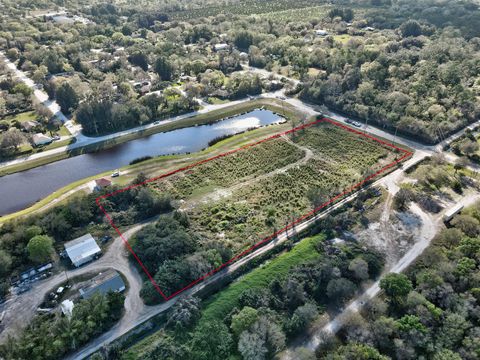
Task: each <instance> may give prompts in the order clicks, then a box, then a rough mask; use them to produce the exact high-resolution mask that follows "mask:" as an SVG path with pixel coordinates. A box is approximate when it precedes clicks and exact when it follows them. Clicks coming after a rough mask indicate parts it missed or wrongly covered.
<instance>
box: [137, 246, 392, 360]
mask: <svg viewBox="0 0 480 360" xmlns="http://www.w3.org/2000/svg"><path fill="white" fill-rule="evenodd" d="M319 239H322V240H323V238H319ZM327 247H328V248H330V247H329V245H326V244H324V243H323V241H318V242H317V243H316V251H318V252H320V253H323V252H324V251H325V249H326V248H327ZM336 249H337V250H336V251H333V252H332V253H331V254H330V255H329V256H328V257H326V258H325V259H323V260H322V261H321V262H318V261H303V262H302V263H301V264H298V265H297V266H294V267H293V268H292V270H291V271H290V272H289V274H288V275H287V276H286V277H280V278H277V279H274V280H272V282H271V283H270V284H269V285H268V286H266V287H264V288H255V289H249V288H247V289H245V290H243V291H242V292H241V293H239V294H238V295H236V296H237V300H236V306H235V307H234V308H233V309H231V310H230V311H228V310H225V309H223V310H222V311H228V314H227V315H226V316H225V318H224V319H223V320H220V321H219V320H218V319H215V318H211V316H210V317H208V318H205V317H202V315H203V314H202V311H201V309H200V306H199V302H198V300H196V299H194V298H193V299H192V298H184V299H182V300H180V301H179V302H178V303H177V304H176V305H175V307H174V308H173V309H172V311H171V312H170V313H169V314H168V316H167V322H166V323H167V326H166V328H165V329H164V330H163V332H162V333H160V334H157V335H156V338H157V341H156V342H155V344H154V345H153V346H150V347H148V350H147V351H146V352H145V353H144V354H142V356H143V357H144V358H146V359H155V358H171V359H181V358H185V357H188V358H191V359H195V360H217V359H218V360H220V359H224V358H226V357H229V356H231V355H232V353H233V354H238V355H240V356H241V358H243V359H267V358H273V357H274V356H275V354H277V353H278V352H280V351H282V350H283V349H284V348H285V346H286V344H287V343H288V342H289V341H290V340H293V339H294V338H295V337H296V336H297V335H299V334H300V333H301V332H302V331H304V330H305V329H306V328H307V327H308V325H309V324H311V323H312V322H313V321H314V320H315V319H316V318H317V317H318V315H319V314H320V312H321V311H322V309H323V308H325V307H332V308H337V307H339V306H341V305H343V304H344V303H345V302H346V301H348V299H350V298H351V297H352V296H353V295H354V294H355V293H356V291H357V290H358V289H359V286H360V284H361V283H362V282H363V281H365V280H368V279H371V278H375V277H377V276H378V275H379V273H380V271H381V269H382V266H383V259H382V257H381V256H380V255H379V254H378V253H376V252H374V251H371V250H369V249H366V248H361V247H359V246H356V245H353V244H349V245H345V246H342V247H341V248H336ZM330 250H331V248H330ZM170 276H171V275H170ZM185 334H188V336H187V337H186V336H185ZM212 334H215V336H212ZM172 344H175V346H172Z"/></svg>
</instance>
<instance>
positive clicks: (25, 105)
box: [0, 75, 33, 118]
mask: <svg viewBox="0 0 480 360" xmlns="http://www.w3.org/2000/svg"><path fill="white" fill-rule="evenodd" d="M32 93H33V90H32V89H31V88H29V87H28V86H26V85H25V84H23V83H22V82H20V81H17V80H14V79H13V78H12V77H11V76H10V75H7V76H4V77H1V79H0V118H3V117H5V116H6V115H9V114H16V113H19V112H23V111H27V110H30V109H31V108H32V98H31V95H32Z"/></svg>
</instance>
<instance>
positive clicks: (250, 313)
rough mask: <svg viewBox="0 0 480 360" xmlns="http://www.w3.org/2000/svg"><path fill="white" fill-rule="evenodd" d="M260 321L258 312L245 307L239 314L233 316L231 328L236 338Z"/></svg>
mask: <svg viewBox="0 0 480 360" xmlns="http://www.w3.org/2000/svg"><path fill="white" fill-rule="evenodd" d="M257 319H258V310H256V309H254V308H251V307H249V306H245V307H244V308H243V309H242V310H241V311H240V312H239V313H238V314H235V315H233V316H232V322H231V325H230V328H231V329H232V331H233V333H234V334H235V335H236V336H240V334H241V333H242V332H243V331H245V330H248V329H249V328H250V326H252V325H253V324H254V323H255V322H256V321H257Z"/></svg>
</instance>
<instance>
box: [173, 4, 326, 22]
mask: <svg viewBox="0 0 480 360" xmlns="http://www.w3.org/2000/svg"><path fill="white" fill-rule="evenodd" d="M322 4H325V1H323V0H299V1H294V0H279V1H278V0H277V1H275V0H267V1H258V0H247V1H232V2H230V3H227V4H222V5H211V6H202V7H192V8H191V9H188V10H181V11H173V12H167V14H168V15H169V17H170V18H172V19H174V20H190V19H195V18H201V17H208V16H215V15H218V14H235V15H258V14H272V13H277V12H283V11H287V12H289V11H290V10H291V9H304V8H310V7H312V6H315V5H322Z"/></svg>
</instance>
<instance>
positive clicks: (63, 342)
mask: <svg viewBox="0 0 480 360" xmlns="http://www.w3.org/2000/svg"><path fill="white" fill-rule="evenodd" d="M123 302H124V296H123V295H122V294H119V293H109V294H107V295H100V294H97V295H94V296H93V297H91V298H90V299H88V300H81V301H79V302H77V303H76V304H75V307H74V308H73V312H72V315H71V317H68V316H63V315H61V314H58V313H57V314H46V315H37V316H36V317H35V318H34V320H33V322H32V323H31V324H30V325H29V326H28V327H27V329H25V330H24V331H23V332H21V333H20V334H17V338H9V339H8V341H7V343H6V344H3V345H0V355H1V356H2V357H4V358H5V359H32V360H54V359H61V358H63V357H64V356H65V355H67V354H68V353H70V352H72V351H74V350H77V349H79V348H80V347H81V346H82V345H83V344H85V343H87V342H88V341H90V340H91V339H94V338H96V337H97V336H98V335H100V334H101V333H103V332H104V331H105V330H107V329H109V328H110V327H111V326H112V325H113V324H115V323H116V322H117V321H118V320H119V319H120V317H121V316H122V314H123V309H124V307H123Z"/></svg>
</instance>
